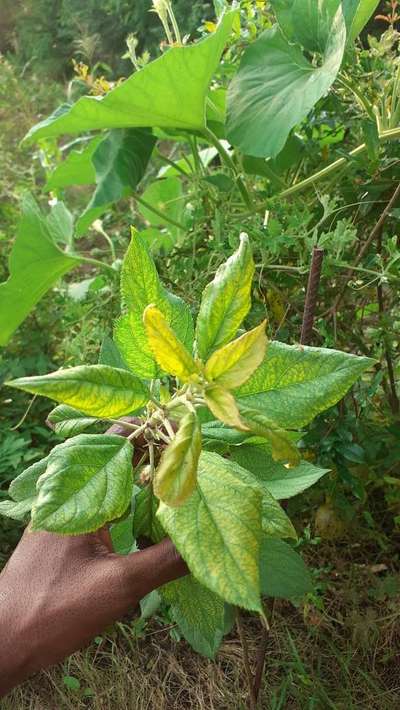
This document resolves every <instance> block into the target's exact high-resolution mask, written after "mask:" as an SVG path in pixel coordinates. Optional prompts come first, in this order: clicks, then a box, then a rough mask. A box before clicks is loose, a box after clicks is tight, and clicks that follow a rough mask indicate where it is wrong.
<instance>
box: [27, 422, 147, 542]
mask: <svg viewBox="0 0 400 710" xmlns="http://www.w3.org/2000/svg"><path fill="white" fill-rule="evenodd" d="M38 489H39V490H38V497H37V499H36V502H35V504H34V507H33V509H32V529H33V530H48V531H49V532H57V533H62V534H73V535H78V534H82V533H88V532H93V531H94V530H97V529H99V528H101V527H102V526H103V525H105V523H107V522H109V521H111V520H114V519H116V518H119V517H120V516H121V515H122V514H123V513H125V511H126V509H127V507H128V505H129V503H130V500H131V496H132V489H133V479H132V446H131V444H130V443H129V442H128V441H127V440H126V439H124V438H123V437H120V436H111V435H109V434H94V435H90V434H81V435H79V436H77V437H75V438H74V439H69V440H68V441H66V442H64V443H63V444H59V445H58V446H56V447H55V448H54V449H53V450H52V452H51V453H50V455H49V461H48V466H47V470H46V474H45V475H44V476H42V478H41V479H40V481H39V486H38Z"/></svg>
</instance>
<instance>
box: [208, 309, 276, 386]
mask: <svg viewBox="0 0 400 710" xmlns="http://www.w3.org/2000/svg"><path fill="white" fill-rule="evenodd" d="M265 327H266V321H264V322H263V323H261V325H259V326H257V328H254V329H253V330H250V331H249V332H248V333H244V335H241V336H240V338H237V339H236V340H233V341H232V342H230V343H228V344H227V345H224V346H223V347H222V348H220V349H219V350H216V351H214V352H213V354H212V355H211V357H210V358H209V359H208V360H207V362H206V366H205V370H204V374H205V376H206V378H207V379H208V380H210V381H214V382H215V383H216V384H218V385H221V387H225V388H226V389H234V388H236V387H240V385H242V384H243V383H244V382H246V380H248V379H249V377H250V376H251V375H252V374H253V373H254V371H255V370H256V369H257V368H258V366H259V365H261V363H262V362H263V360H264V358H265V352H266V349H267V336H266V334H265Z"/></svg>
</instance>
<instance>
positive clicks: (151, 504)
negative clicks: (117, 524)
mask: <svg viewBox="0 0 400 710" xmlns="http://www.w3.org/2000/svg"><path fill="white" fill-rule="evenodd" d="M157 510H158V500H157V498H156V497H155V495H154V493H153V488H152V486H151V485H147V486H145V488H142V490H141V491H140V493H138V495H137V496H136V498H135V510H134V514H133V533H134V536H135V538H138V537H141V536H144V537H148V538H149V539H150V540H152V541H153V542H160V541H161V540H162V539H163V538H164V537H165V532H164V530H163V527H162V525H161V523H160V521H159V519H158V518H157Z"/></svg>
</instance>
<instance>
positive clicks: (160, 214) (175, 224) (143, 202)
mask: <svg viewBox="0 0 400 710" xmlns="http://www.w3.org/2000/svg"><path fill="white" fill-rule="evenodd" d="M133 197H134V198H135V200H136V201H137V202H139V203H140V204H141V205H143V207H145V208H146V209H147V210H149V212H153V214H155V215H157V217H160V218H161V219H162V220H163V221H164V222H166V223H167V224H172V226H173V227H178V229H182V230H183V231H186V227H185V225H184V224H181V223H180V222H176V221H175V220H174V219H172V217H168V215H166V214H165V212H162V211H161V210H158V209H157V207H153V205H151V204H150V203H149V202H146V200H144V199H143V198H142V197H140V195H138V194H137V193H136V192H134V193H133Z"/></svg>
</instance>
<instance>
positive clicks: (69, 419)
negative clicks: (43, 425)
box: [47, 404, 97, 438]
mask: <svg viewBox="0 0 400 710" xmlns="http://www.w3.org/2000/svg"><path fill="white" fill-rule="evenodd" d="M47 422H48V423H49V424H50V425H51V426H52V427H53V428H54V431H55V432H56V434H58V435H59V436H63V437H64V438H67V437H69V436H76V435H77V434H82V432H83V431H86V429H87V428H88V427H90V426H91V425H92V424H95V423H96V422H97V419H95V418H93V417H88V416H87V415H86V414H83V413H82V412H79V411H78V410H77V409H74V408H73V407H69V406H68V405H67V404H59V405H58V407H55V409H53V410H52V411H51V412H50V414H49V416H48V417H47Z"/></svg>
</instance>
